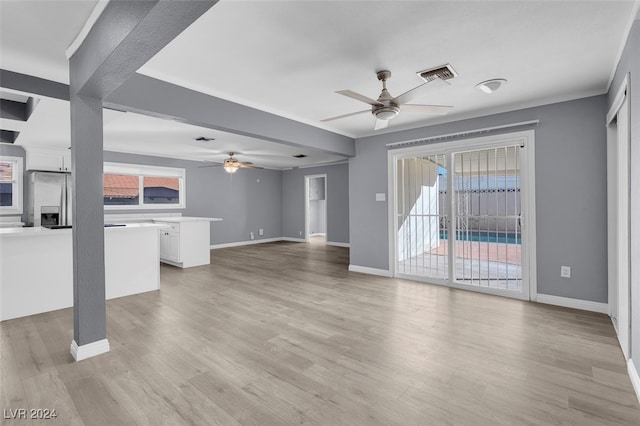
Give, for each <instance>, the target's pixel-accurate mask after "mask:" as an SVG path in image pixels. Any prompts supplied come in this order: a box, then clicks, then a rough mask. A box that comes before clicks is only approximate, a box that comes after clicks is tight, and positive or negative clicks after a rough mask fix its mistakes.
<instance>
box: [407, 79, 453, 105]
mask: <svg viewBox="0 0 640 426" xmlns="http://www.w3.org/2000/svg"><path fill="white" fill-rule="evenodd" d="M437 86H440V87H445V86H451V83H448V82H446V81H444V80H442V79H440V78H436V79H435V80H431V81H427V82H426V83H422V84H421V85H420V86H416V87H414V88H413V89H411V90H407V91H406V92H404V93H403V94H401V95H400V96H396V97H395V98H394V101H395V102H396V103H397V104H398V105H402V104H406V103H407V102H409V101H411V100H412V99H415V97H416V96H419V95H420V94H421V93H422V92H423V90H425V89H427V88H433V87H437Z"/></svg>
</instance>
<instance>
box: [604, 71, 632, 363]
mask: <svg viewBox="0 0 640 426" xmlns="http://www.w3.org/2000/svg"><path fill="white" fill-rule="evenodd" d="M628 97H629V96H628V76H627V77H626V78H625V80H624V81H623V83H622V85H621V87H620V89H619V90H618V93H617V95H616V97H615V98H614V102H613V104H612V106H611V109H610V110H609V113H608V114H607V234H608V238H607V253H608V256H607V257H608V259H607V263H608V274H607V277H608V282H609V310H610V314H611V320H612V322H613V325H614V327H615V329H616V333H617V335H618V340H619V341H620V346H621V347H622V352H623V353H624V356H625V358H626V359H629V354H630V352H629V349H630V347H631V342H630V340H631V337H630V336H631V332H630V331H631V330H630V329H631V315H630V291H631V286H630V277H631V271H630V267H631V258H630V244H631V241H630V230H631V226H630V202H629V194H630V192H629V191H630V164H629V158H630V135H629V103H628V102H629V101H628Z"/></svg>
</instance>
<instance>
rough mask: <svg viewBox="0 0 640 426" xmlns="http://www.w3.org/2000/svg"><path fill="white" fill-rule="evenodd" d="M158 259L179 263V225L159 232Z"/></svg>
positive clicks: (173, 225)
mask: <svg viewBox="0 0 640 426" xmlns="http://www.w3.org/2000/svg"><path fill="white" fill-rule="evenodd" d="M160 258H161V259H165V260H171V261H173V262H180V224H179V223H172V224H170V225H169V227H168V228H164V229H161V230H160Z"/></svg>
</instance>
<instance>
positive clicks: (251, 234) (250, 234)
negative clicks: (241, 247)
mask: <svg viewBox="0 0 640 426" xmlns="http://www.w3.org/2000/svg"><path fill="white" fill-rule="evenodd" d="M249 237H251V239H252V240H253V232H249Z"/></svg>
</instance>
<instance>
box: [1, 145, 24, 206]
mask: <svg viewBox="0 0 640 426" xmlns="http://www.w3.org/2000/svg"><path fill="white" fill-rule="evenodd" d="M9 213H12V214H22V158H20V157H6V156H0V214H9Z"/></svg>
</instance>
